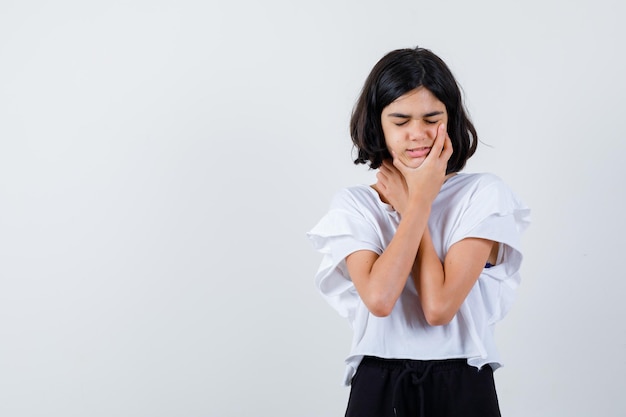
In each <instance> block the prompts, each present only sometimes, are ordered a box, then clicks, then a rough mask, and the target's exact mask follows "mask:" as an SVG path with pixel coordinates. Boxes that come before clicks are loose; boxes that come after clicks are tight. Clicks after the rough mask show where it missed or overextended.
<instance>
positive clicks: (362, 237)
mask: <svg viewBox="0 0 626 417" xmlns="http://www.w3.org/2000/svg"><path fill="white" fill-rule="evenodd" d="M342 205H343V204H341V202H339V203H337V202H336V201H335V203H334V204H333V206H334V207H331V209H330V211H329V212H328V213H327V214H326V215H325V216H324V217H323V218H322V219H321V220H320V221H319V222H318V223H317V224H316V225H315V226H314V227H313V229H311V231H310V232H308V233H307V237H308V238H309V239H310V241H311V243H312V244H313V247H314V248H315V249H316V250H317V251H319V252H320V253H321V254H322V255H323V258H322V262H321V265H320V267H319V269H318V271H317V274H316V276H315V283H316V285H317V287H318V289H319V291H320V292H321V293H322V295H323V296H324V298H325V299H326V301H328V303H329V304H330V305H331V306H332V307H333V308H335V309H336V310H337V311H338V312H339V314H340V315H341V316H343V317H346V318H351V317H352V315H353V313H354V311H355V309H356V306H357V304H358V303H359V296H358V294H357V292H356V289H355V288H354V285H353V283H352V280H351V279H350V276H349V275H348V271H347V267H346V262H345V259H346V257H347V256H348V255H350V254H351V253H353V252H356V251H359V250H370V251H372V252H375V253H378V254H381V253H382V251H383V248H382V244H381V239H380V237H379V236H378V234H377V232H376V229H375V227H374V226H373V225H372V224H371V223H369V222H368V221H367V220H366V219H365V218H363V217H361V216H359V214H358V212H354V211H351V210H349V208H348V207H341V206H342ZM338 206H339V207H338Z"/></svg>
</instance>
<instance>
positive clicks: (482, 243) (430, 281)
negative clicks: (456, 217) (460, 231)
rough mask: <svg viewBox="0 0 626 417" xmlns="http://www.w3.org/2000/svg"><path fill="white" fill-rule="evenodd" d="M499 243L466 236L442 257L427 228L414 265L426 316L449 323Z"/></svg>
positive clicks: (439, 321)
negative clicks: (441, 258)
mask: <svg viewBox="0 0 626 417" xmlns="http://www.w3.org/2000/svg"><path fill="white" fill-rule="evenodd" d="M494 245H495V243H494V242H493V241H490V240H486V239H479V238H466V239H463V240H461V241H460V242H457V243H455V244H454V245H452V247H451V248H450V249H449V250H448V253H447V254H446V256H445V259H444V261H443V263H442V261H441V260H440V259H439V256H438V255H437V252H436V250H435V247H434V245H433V242H432V238H431V236H430V231H429V230H428V228H427V229H426V230H425V231H424V233H423V235H422V239H421V242H420V246H419V249H418V252H417V257H416V260H415V264H414V267H413V277H414V279H415V286H416V288H417V291H418V294H419V297H420V302H421V305H422V309H423V311H424V315H425V316H426V320H427V321H428V323H430V324H431V325H442V324H447V323H449V322H450V320H452V319H453V318H454V316H455V315H456V313H457V311H458V310H459V308H461V305H462V304H463V301H464V300H465V298H466V297H467V294H469V292H470V290H471V289H472V287H473V286H474V284H475V283H476V280H477V279H478V277H479V276H480V273H481V271H482V269H483V268H484V265H485V262H486V261H487V258H488V256H489V253H490V251H491V249H492V248H493V247H494Z"/></svg>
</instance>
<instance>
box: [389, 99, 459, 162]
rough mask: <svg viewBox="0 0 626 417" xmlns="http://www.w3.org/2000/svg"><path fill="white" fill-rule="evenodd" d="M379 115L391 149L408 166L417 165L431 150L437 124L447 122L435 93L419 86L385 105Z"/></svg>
mask: <svg viewBox="0 0 626 417" xmlns="http://www.w3.org/2000/svg"><path fill="white" fill-rule="evenodd" d="M380 118H381V124H382V128H383V134H384V135H385V143H386V144H387V149H389V152H392V151H393V152H394V153H395V155H396V158H398V159H400V161H402V162H403V163H404V164H405V165H406V166H409V167H412V168H417V167H419V166H420V165H422V163H423V162H424V159H426V156H427V155H428V154H429V153H430V149H431V147H432V146H433V143H434V142H435V138H436V137H437V127H438V126H439V125H440V124H441V123H445V124H446V125H447V123H448V112H447V111H446V106H445V105H444V104H443V103H442V102H441V101H439V100H438V99H437V97H435V96H434V95H433V93H431V92H430V91H429V90H427V89H426V88H424V87H418V88H416V89H415V90H411V91H409V92H408V93H406V94H404V95H402V96H400V97H398V98H397V99H396V100H395V101H393V102H392V103H391V104H389V105H388V106H387V107H385V108H384V109H383V112H382V113H381V115H380ZM446 130H447V129H446Z"/></svg>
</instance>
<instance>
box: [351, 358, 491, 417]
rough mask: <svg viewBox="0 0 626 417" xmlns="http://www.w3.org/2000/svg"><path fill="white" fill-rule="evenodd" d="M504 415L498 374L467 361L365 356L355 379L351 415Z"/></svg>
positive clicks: (357, 416) (418, 416) (424, 416)
mask: <svg viewBox="0 0 626 417" xmlns="http://www.w3.org/2000/svg"><path fill="white" fill-rule="evenodd" d="M396 416H398V417H403V416H407V417H408V416H411V417H457V416H458V417H500V408H499V406H498V398H497V395H496V389H495V385H494V382H493V371H492V369H491V367H490V366H488V365H486V366H484V367H483V368H482V369H480V370H478V369H477V368H475V367H473V366H470V365H468V364H467V361H466V360H465V359H448V360H441V361H413V360H403V359H380V358H374V357H369V356H366V357H365V358H363V361H362V362H361V364H360V365H359V368H358V370H357V372H356V375H354V378H353V379H352V389H351V391H350V399H349V401H348V409H347V410H346V417H396Z"/></svg>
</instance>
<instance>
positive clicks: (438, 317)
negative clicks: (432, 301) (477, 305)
mask: <svg viewBox="0 0 626 417" xmlns="http://www.w3.org/2000/svg"><path fill="white" fill-rule="evenodd" d="M455 315H456V311H455V310H452V309H450V308H447V307H446V306H445V305H436V306H428V307H425V306H424V317H425V318H426V322H427V323H428V324H429V325H431V326H445V325H446V324H448V323H450V322H451V321H452V319H453V318H454V316H455Z"/></svg>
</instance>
